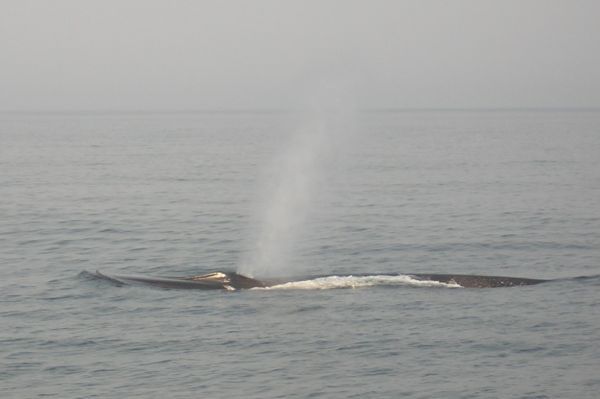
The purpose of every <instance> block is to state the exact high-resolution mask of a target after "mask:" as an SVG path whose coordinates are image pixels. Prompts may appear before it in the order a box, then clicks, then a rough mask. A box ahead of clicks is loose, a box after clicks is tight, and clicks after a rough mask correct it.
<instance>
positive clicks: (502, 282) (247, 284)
mask: <svg viewBox="0 0 600 399" xmlns="http://www.w3.org/2000/svg"><path fill="white" fill-rule="evenodd" d="M381 275H382V274H378V276H381ZM384 275H385V276H390V277H391V276H402V275H405V276H408V277H410V278H413V279H415V280H419V281H433V282H440V283H447V284H455V285H459V286H461V287H464V288H498V287H515V286H523V285H533V284H540V283H543V282H546V281H550V280H539V279H531V278H520V277H502V276H477V275H468V274H421V273H407V274H384ZM96 276H97V277H100V278H102V279H106V280H109V281H111V282H113V283H115V284H117V285H123V284H144V285H151V286H155V287H161V288H171V289H201V290H229V291H234V290H239V289H248V288H257V287H262V288H267V287H272V286H275V285H279V284H285V283H290V282H297V281H303V280H312V279H316V278H323V277H328V276H310V277H303V278H287V279H286V278H280V279H264V280H257V279H253V278H250V277H246V276H244V275H241V274H238V273H235V272H214V273H208V274H203V275H199V276H191V277H147V276H136V275H107V274H103V273H101V272H99V271H97V272H96ZM355 276H356V275H355ZM363 276H365V275H363ZM357 277H360V276H357Z"/></svg>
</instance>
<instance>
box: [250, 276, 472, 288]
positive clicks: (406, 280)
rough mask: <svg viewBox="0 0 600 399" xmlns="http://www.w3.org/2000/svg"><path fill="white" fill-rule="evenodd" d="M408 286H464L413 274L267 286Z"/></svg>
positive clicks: (350, 277) (346, 277) (331, 277)
mask: <svg viewBox="0 0 600 399" xmlns="http://www.w3.org/2000/svg"><path fill="white" fill-rule="evenodd" d="M397 285H401V286H408V287H444V288H462V287H461V286H460V285H459V284H456V283H442V282H439V281H429V280H417V279H415V278H413V277H411V276H407V275H398V276H385V275H373V276H327V277H319V278H315V279H312V280H302V281H292V282H289V283H284V284H278V285H274V286H271V287H267V288H259V289H269V290H327V289H333V288H362V287H373V286H397Z"/></svg>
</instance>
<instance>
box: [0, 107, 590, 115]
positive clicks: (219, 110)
mask: <svg viewBox="0 0 600 399" xmlns="http://www.w3.org/2000/svg"><path fill="white" fill-rule="evenodd" d="M323 109H324V110H331V111H334V110H337V108H334V107H324V108H323ZM306 111H309V109H305V108H271V107H261V108H251V107H248V108H244V107H231V108H227V107H215V108H170V109H169V108H165V109H160V108H139V109H135V108H114V109H110V108H96V109H93V108H88V109H83V108H82V109H0V114H152V113H156V114H293V113H297V112H306ZM355 111H357V112H360V113H402V112H432V111H434V112H435V111H437V112H469V111H471V112H502V111H504V112H510V111H512V112H518V111H529V112H535V111H556V112H560V111H562V112H596V111H600V106H586V107H574V106H564V107H364V108H358V109H355Z"/></svg>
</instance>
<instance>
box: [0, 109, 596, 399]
mask: <svg viewBox="0 0 600 399" xmlns="http://www.w3.org/2000/svg"><path fill="white" fill-rule="evenodd" d="M321 117H322V118H324V119H325V121H317V122H319V123H320V122H324V123H322V124H320V125H319V126H321V127H323V126H325V131H326V133H325V134H328V133H327V129H332V130H335V131H334V132H333V133H334V134H331V136H330V137H329V141H330V142H331V141H332V142H333V145H330V148H329V149H328V151H321V148H317V147H319V146H321V145H323V144H322V142H321V141H317V142H316V143H317V144H315V146H316V147H315V148H311V147H310V143H309V144H308V145H309V147H305V148H304V150H303V151H304V153H307V149H308V153H312V150H314V153H315V154H318V156H319V157H321V159H317V160H311V161H310V162H309V164H308V166H307V164H305V163H302V162H301V163H299V164H295V165H293V167H292V168H285V167H284V168H282V167H281V164H278V163H277V161H274V160H277V159H280V160H279V162H284V163H285V159H286V157H285V156H284V157H283V160H282V159H281V158H282V157H281V156H280V155H281V154H291V155H290V156H293V155H294V151H295V149H294V146H295V145H297V140H295V139H294V137H296V138H297V137H299V136H302V135H303V134H306V132H307V131H309V130H310V129H311V126H314V125H315V121H314V120H313V121H306V120H303V117H302V116H301V115H298V114H290V113H243V112H240V113H225V112H221V113H218V112H216V113H137V114H135V113H132V114H117V113H80V114H76V113H72V114H69V113H64V114H60V113H54V114H52V113H46V114H44V113H40V114H26V113H22V114H19V113H5V114H1V115H0V171H1V173H0V272H1V276H2V278H1V282H0V303H1V307H0V397H2V398H36V397H57V398H93V397H97V398H122V397H129V398H133V397H141V398H154V397H156V398H159V397H169V398H190V397H201V396H202V397H210V398H230V397H248V398H306V397H326V398H349V397H360V398H363V397H407V398H432V397H437V398H498V397H503V398H504V397H515V398H558V397H562V398H565V397H570V398H596V397H598V393H597V392H598V391H600V374H599V372H598V370H600V342H599V338H600V311H599V304H600V295H599V294H598V289H599V287H600V278H598V277H594V278H589V279H570V277H574V276H581V275H596V276H597V275H599V274H600V201H599V200H598V199H599V198H600V113H599V112H595V111H587V112H583V111H581V112H576V111H479V112H473V111H453V112H450V111H428V112H425V111H420V112H387V113H386V112H371V113H368V112H363V113H359V114H357V115H353V117H352V118H347V119H345V120H344V121H343V123H334V124H329V123H328V121H327V119H328V117H327V116H321ZM317 124H318V123H317ZM346 130H348V131H350V130H351V131H352V134H349V135H346ZM330 144H331V143H330ZM290 151H291V152H290ZM305 167H306V168H308V169H310V173H306V172H307V171H306V170H304V168H305ZM298 176H301V177H302V179H304V180H302V182H303V184H305V183H306V184H307V185H308V187H309V188H310V190H308V191H307V194H306V198H302V201H298V200H297V199H296V197H297V195H288V196H287V197H286V196H283V197H282V198H283V200H285V201H290V198H291V201H292V202H291V205H290V207H286V206H285V205H286V204H287V202H283V203H281V202H277V203H276V204H275V205H265V204H271V202H269V201H270V199H273V198H278V197H276V196H275V194H274V193H275V191H273V190H274V187H275V188H277V187H282V184H284V182H286V181H289V179H297V178H298ZM284 187H285V186H284ZM300 187H301V188H302V187H305V186H304V185H301V186H300ZM297 189H298V186H296V187H295V188H294V189H293V190H292V194H293V193H296V194H297V193H298V192H301V193H304V190H297ZM294 190H296V191H294ZM283 200H282V201H283ZM277 201H279V200H277ZM274 206H278V207H280V208H278V209H283V211H281V212H282V213H283V215H281V214H280V215H279V216H278V217H276V218H274V220H275V223H276V224H277V223H281V225H280V226H279V227H278V228H280V227H281V226H284V227H285V228H286V229H287V230H285V231H286V234H283V235H282V236H277V235H273V237H274V238H272V239H271V240H270V241H271V242H270V244H269V245H268V246H266V249H264V248H263V250H266V251H275V250H276V248H280V247H279V245H280V246H281V247H283V248H286V251H285V254H279V255H281V256H278V257H277V259H285V262H283V261H281V262H282V263H284V264H281V265H275V266H271V267H275V268H276V270H270V271H269V273H271V274H276V272H278V271H279V272H281V273H288V274H289V273H301V274H306V275H308V274H337V275H351V274H353V273H361V274H365V273H366V274H369V273H373V274H377V273H380V272H390V273H399V272H400V273H401V272H415V273H419V272H420V273H430V272H431V273H433V272H438V273H471V274H490V275H509V276H520V277H533V278H548V279H554V278H558V279H561V280H558V281H555V282H550V283H545V284H541V285H536V286H528V287H516V288H499V289H463V288H444V287H415V286H388V285H382V286H374V287H357V288H349V289H314V290H300V289H288V290H249V291H239V292H233V293H231V292H202V291H185V290H184V291H178V290H162V289H156V288H149V287H132V286H122V287H118V286H114V285H111V284H108V283H106V282H104V281H101V280H98V279H95V278H93V277H92V276H91V275H90V274H87V273H85V272H84V271H86V270H87V271H94V270H96V269H100V270H102V271H104V272H112V273H136V274H146V275H158V276H160V275H167V276H173V275H175V276H176V275H182V276H183V275H191V274H199V273H203V272H209V271H213V270H236V269H238V268H244V267H245V268H249V269H252V268H253V267H260V265H254V266H253V265H250V266H248V262H250V261H249V260H251V259H257V257H256V256H253V253H254V252H255V251H256V248H255V247H256V246H257V245H258V243H259V241H260V240H259V238H260V237H261V236H264V234H263V233H264V231H265V228H266V227H265V226H266V224H265V220H264V219H265V217H267V216H265V215H269V208H270V207H274ZM298 212H300V213H301V215H302V217H301V218H297V217H296V218H294V215H298ZM288 217H290V218H291V219H290V220H292V221H293V223H291V224H290V223H287V222H289V220H286V218H288ZM286 223H287V224H286ZM267 227H268V226H267ZM276 231H279V230H276ZM292 232H293V234H291V233H292ZM278 237H279V238H278ZM278 239H279V242H278ZM290 241H293V242H290ZM283 255H285V256H283ZM258 259H261V257H258ZM250 263H252V262H250ZM250 271H251V270H250Z"/></svg>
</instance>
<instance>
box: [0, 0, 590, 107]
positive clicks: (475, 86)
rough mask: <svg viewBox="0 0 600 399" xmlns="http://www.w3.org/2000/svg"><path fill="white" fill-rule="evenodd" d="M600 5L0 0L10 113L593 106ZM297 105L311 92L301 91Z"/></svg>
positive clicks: (569, 1) (1, 74)
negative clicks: (323, 100)
mask: <svg viewBox="0 0 600 399" xmlns="http://www.w3.org/2000/svg"><path fill="white" fill-rule="evenodd" d="M599 21H600V1H597V0H590V1H576V0H564V1H551V0H547V1H527V0H516V1H513V0H502V1H484V0H472V1H465V0H455V1H427V0H418V1H400V0H399V1H376V0H364V1H348V0H345V1H342V0H340V1H327V0H318V1H311V0H304V1H285V0H274V1H262V0H254V1H250V0H246V1H227V0H217V1H202V0H196V1H183V0H182V1H177V0H173V1H167V0H165V1H150V0H118V1H112V0H102V1H94V0H89V1H85V0H53V1H44V0H39V1H23V0H16V1H13V0H0V54H1V57H2V59H1V62H0V109H3V110H14V109H18V110H27V109H59V110H64V109H203V108H211V109H214V108H263V107H267V108H272V107H275V108H281V107H284V108H285V107H294V106H295V105H296V104H297V103H298V102H299V101H298V99H299V98H301V97H306V96H310V95H311V94H310V92H311V91H312V90H315V91H318V90H321V89H322V87H323V86H327V85H328V84H330V82H333V81H335V82H338V83H336V84H340V83H339V82H343V83H341V84H342V85H345V84H348V85H349V86H352V90H350V91H349V92H351V93H352V94H351V95H352V96H354V97H355V99H353V101H354V102H356V103H357V104H358V105H360V106H362V107H401V108H402V107H409V108H415V107H416V108H418V107H450V108H457V107H458V108H460V107H563V106H567V107H598V106H600V22H599ZM300 102H301V101H300Z"/></svg>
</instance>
